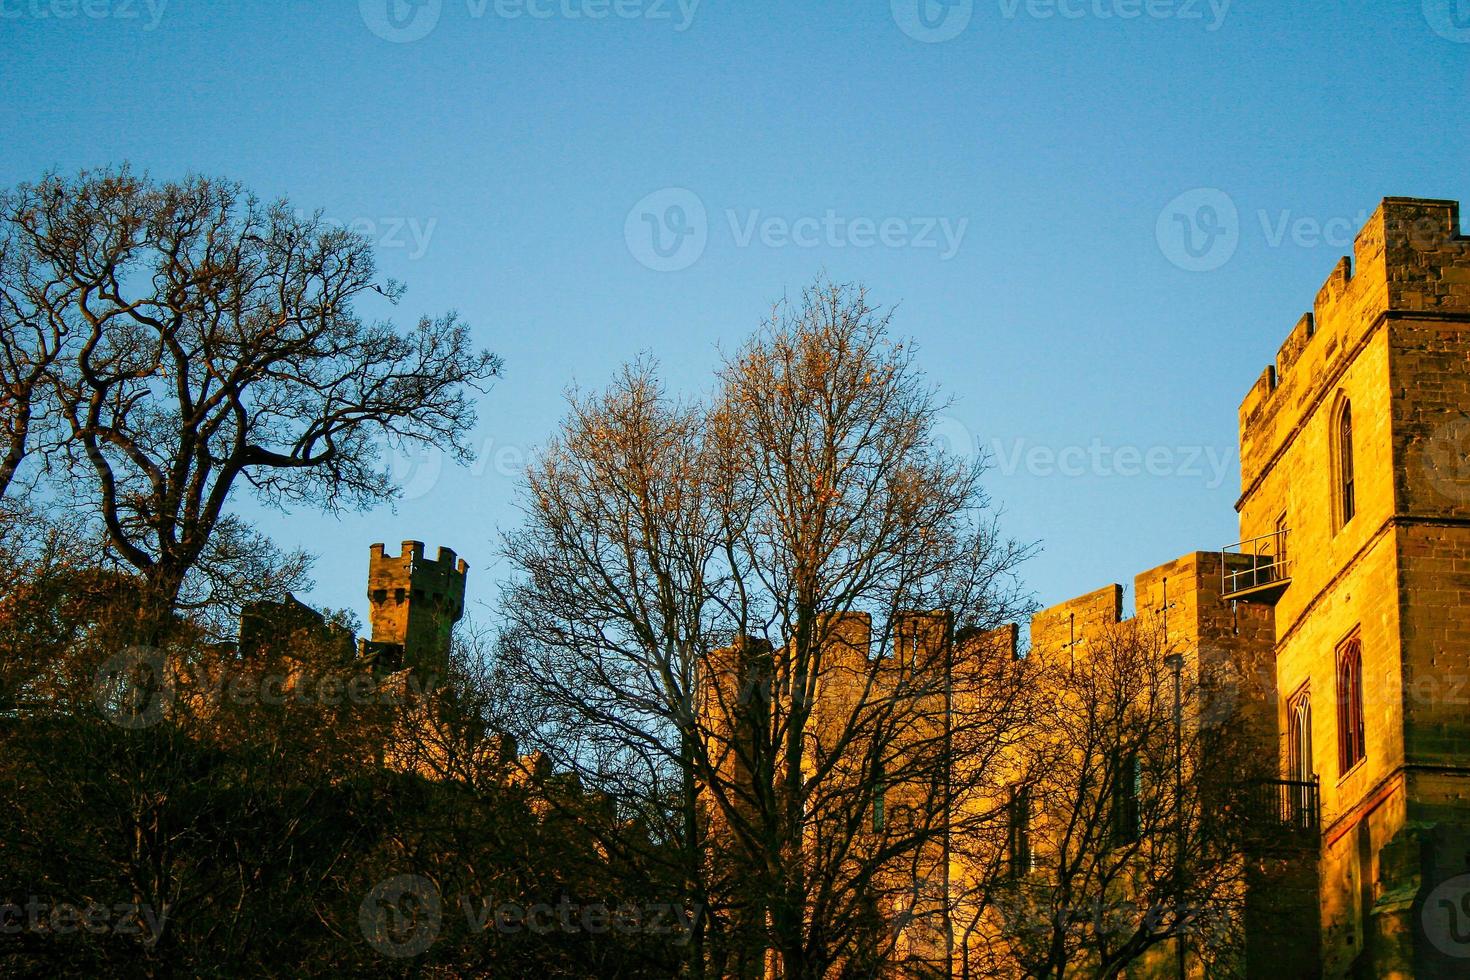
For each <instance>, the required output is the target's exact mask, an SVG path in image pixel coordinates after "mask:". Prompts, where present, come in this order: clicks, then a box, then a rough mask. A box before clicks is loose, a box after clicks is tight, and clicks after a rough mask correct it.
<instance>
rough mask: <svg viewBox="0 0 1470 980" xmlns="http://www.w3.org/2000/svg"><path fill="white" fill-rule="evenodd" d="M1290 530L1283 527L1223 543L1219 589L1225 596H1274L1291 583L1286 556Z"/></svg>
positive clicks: (1233, 597)
mask: <svg viewBox="0 0 1470 980" xmlns="http://www.w3.org/2000/svg"><path fill="white" fill-rule="evenodd" d="M1290 533H1291V532H1290V531H1287V530H1285V529H1282V530H1280V531H1273V532H1272V533H1270V534H1263V535H1261V536H1260V537H1256V538H1250V539H1248V540H1246V541H1237V542H1236V543H1235V544H1229V545H1226V546H1225V548H1224V549H1223V551H1224V561H1222V562H1221V565H1220V577H1221V581H1220V592H1221V594H1222V595H1223V596H1224V597H1225V598H1226V599H1236V598H1243V597H1245V596H1251V595H1255V596H1260V597H1261V598H1263V599H1274V598H1275V597H1276V596H1278V595H1280V594H1281V592H1282V591H1284V590H1285V588H1286V586H1287V584H1288V583H1290V582H1291V560H1290V559H1289V558H1288V557H1287V554H1288V553H1287V538H1288V535H1289V534H1290Z"/></svg>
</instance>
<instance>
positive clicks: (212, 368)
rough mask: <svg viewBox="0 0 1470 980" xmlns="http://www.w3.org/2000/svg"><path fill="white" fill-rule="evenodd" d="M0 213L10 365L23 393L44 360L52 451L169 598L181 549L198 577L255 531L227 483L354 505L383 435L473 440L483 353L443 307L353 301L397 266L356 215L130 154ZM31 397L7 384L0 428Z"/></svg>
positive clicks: (9, 201)
mask: <svg viewBox="0 0 1470 980" xmlns="http://www.w3.org/2000/svg"><path fill="white" fill-rule="evenodd" d="M0 221H3V236H0V241H3V246H0V249H3V255H4V276H3V278H0V283H3V289H4V294H3V304H0V320H3V323H4V325H3V328H0V329H3V330H4V331H5V334H6V336H7V337H10V336H12V335H20V334H22V333H23V334H25V335H26V336H27V337H29V338H30V343H29V347H27V348H24V349H25V350H28V351H29V353H28V354H26V355H25V357H24V358H23V359H22V360H17V361H16V362H15V363H13V364H10V365H8V366H7V368H6V379H7V385H8V386H9V387H10V388H14V387H15V386H16V382H17V379H18V383H19V386H20V390H21V391H22V393H24V394H26V395H27V396H28V398H29V399H33V398H34V396H35V394H36V393H37V390H38V389H37V386H38V385H39V384H40V382H39V381H36V380H35V379H37V378H41V377H44V389H45V395H46V398H47V399H48V400H47V402H46V406H47V407H46V411H47V412H48V413H49V414H48V416H47V417H48V418H51V419H54V421H55V423H56V426H57V428H58V433H57V438H56V440H55V441H56V445H57V446H58V448H59V452H60V455H59V456H58V459H57V462H58V464H59V465H61V466H64V467H65V471H66V472H67V473H68V474H69V475H70V476H71V477H73V478H84V480H85V485H86V486H87V487H88V491H87V493H86V495H85V497H86V500H87V503H88V504H89V505H90V506H91V507H93V508H95V512H96V514H97V516H98V518H99V519H100V522H101V524H102V525H103V527H104V528H105V530H106V534H107V539H108V545H109V548H110V549H111V551H112V552H114V553H115V554H116V556H118V557H119V558H120V559H121V560H122V561H123V562H124V563H125V564H126V565H128V566H130V567H131V568H133V569H135V570H136V571H137V572H138V573H139V574H140V576H141V577H142V578H143V579H144V580H145V581H146V583H147V585H148V588H149V594H150V595H152V596H154V597H156V603H157V605H158V606H159V607H160V608H161V610H162V611H163V612H165V613H166V612H167V611H168V610H171V609H172V608H174V607H176V606H177V605H178V604H179V603H180V602H181V601H184V602H186V603H187V602H190V601H193V602H198V601H201V600H202V598H203V597H202V596H200V595H194V596H190V595H188V594H187V588H186V585H187V583H188V582H189V579H190V575H191V573H193V572H195V570H196V569H200V568H204V569H207V570H210V575H211V576H213V582H211V581H209V578H210V576H206V581H205V583H204V584H203V585H202V588H203V591H204V592H205V593H208V592H209V590H210V585H211V584H217V583H218V582H219V581H227V580H229V579H230V578H231V576H234V577H236V578H238V577H239V574H240V570H241V568H242V567H243V566H242V564H241V562H242V559H244V558H245V556H248V555H249V554H250V553H251V551H252V549H253V548H255V547H256V546H257V545H258V544H259V541H258V539H257V538H256V536H255V535H254V534H253V532H252V531H251V530H250V529H249V528H248V527H247V526H246V525H244V523H243V522H241V521H239V520H238V519H234V518H231V517H230V516H229V514H228V511H227V508H226V505H227V502H228V501H229V499H230V495H231V493H232V491H233V490H234V489H235V488H236V487H237V486H238V485H241V484H242V483H243V484H245V485H248V486H249V487H250V488H251V489H252V490H253V491H254V492H255V493H256V494H257V495H258V496H259V497H260V498H261V499H262V500H264V501H265V502H267V503H268V504H272V505H280V506H284V505H288V504H295V503H308V504H313V505H319V506H322V507H325V508H328V509H337V508H342V507H351V506H363V505H367V504H370V503H374V502H377V501H380V500H384V499H389V498H391V497H392V495H393V492H394V488H393V485H392V483H391V479H390V475H389V473H388V472H387V470H386V468H385V467H383V466H381V465H380V459H379V445H380V444H381V442H382V440H383V438H384V437H385V436H386V437H387V438H388V439H389V440H395V439H396V440H402V441H408V442H417V443H420V444H429V445H435V446H439V447H442V448H444V449H446V450H448V451H449V452H451V453H452V454H454V455H456V456H459V457H465V456H468V455H469V449H468V448H467V447H466V446H465V444H464V442H463V437H464V435H465V434H466V433H467V432H468V431H469V428H470V427H471V425H472V424H473V422H474V409H473V406H472V404H471V402H470V400H469V399H468V397H467V392H469V391H474V390H484V387H485V385H486V383H487V382H488V381H489V380H490V379H491V378H492V377H494V376H495V374H496V373H497V371H498V368H499V361H498V360H497V359H496V358H495V357H494V356H493V355H491V354H489V353H487V352H484V351H479V352H477V351H475V350H474V349H473V348H472V347H471V345H470V340H469V335H468V331H467V329H466V328H465V327H464V325H462V324H461V323H459V322H458V320H456V318H455V317H454V316H453V315H452V314H451V315H447V316H444V317H441V318H439V319H428V318H425V319H423V320H421V321H420V322H419V323H418V325H417V327H416V328H415V329H413V330H412V331H409V332H407V333H400V332H399V331H397V330H396V329H394V327H393V326H392V325H391V324H390V323H387V322H377V321H367V320H364V319H363V318H362V317H361V316H360V315H359V314H358V313H357V312H356V311H355V305H354V304H355V303H356V302H357V301H359V300H360V299H361V298H363V297H364V296H367V295H374V294H376V295H381V296H383V297H386V298H387V299H388V300H389V301H396V300H397V299H398V298H399V296H400V295H401V294H402V287H401V286H400V285H399V284H397V283H393V282H391V281H380V280H379V279H378V277H377V274H376V270H375V265H374V258H373V254H372V248H371V244H370V243H369V242H368V241H366V240H365V239H364V238H363V237H361V236H359V235H356V234H353V233H350V232H347V231H344V230H341V229H333V228H330V227H327V226H325V225H324V224H323V223H322V222H321V221H320V219H319V217H301V216H298V215H297V214H296V213H295V212H294V211H293V209H292V208H291V206H290V205H289V203H288V202H286V201H279V202H277V203H275V204H272V205H269V206H267V205H263V204H261V203H260V202H259V201H258V200H256V199H255V198H253V197H251V196H249V195H248V194H247V193H245V191H244V190H242V188H241V187H240V186H239V185H237V184H233V183H229V182H226V181H217V180H210V179H205V178H190V179H188V180H186V181H184V182H182V183H154V182H151V181H149V180H148V179H146V178H142V177H138V176H135V175H134V174H133V173H131V172H130V171H129V170H127V169H126V168H123V169H120V170H104V171H98V172H84V173H82V174H80V175H78V176H77V177H75V178H70V179H69V178H64V177H59V176H48V177H46V178H45V179H43V180H42V181H40V182H39V183H37V184H35V185H22V186H21V187H19V188H17V189H16V190H14V191H13V192H11V193H9V194H7V195H6V196H5V197H4V200H3V205H0ZM26 385H30V387H29V388H27V387H26ZM7 390H9V389H7ZM30 406H31V401H30V400H22V399H17V398H8V400H7V402H6V407H7V416H6V425H7V428H8V430H9V432H10V434H11V445H12V449H14V448H15V447H17V446H22V447H23V441H22V442H17V438H18V437H23V436H24V434H25V429H26V425H27V422H28V420H30V419H32V418H33V417H34V415H35V413H34V411H33V410H32V409H31V408H30ZM28 412H29V413H30V414H27V413H28ZM257 570H258V569H257ZM253 573H254V572H253V571H252V572H251V573H250V574H253ZM159 614H160V613H159V611H158V610H154V612H153V619H154V620H155V621H156V620H157V618H158V616H159Z"/></svg>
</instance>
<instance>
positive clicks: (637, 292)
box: [0, 0, 1470, 618]
mask: <svg viewBox="0 0 1470 980" xmlns="http://www.w3.org/2000/svg"><path fill="white" fill-rule="evenodd" d="M390 3H391V4H393V5H394V7H393V9H391V10H390V9H389V4H390ZM920 3H923V4H924V6H923V8H922V9H921V8H920V7H919V6H918V5H919V4H920ZM0 43H3V49H0V50H3V51H4V57H3V60H0V134H3V140H0V183H3V184H5V185H10V184H14V183H16V182H19V181H23V180H31V179H35V178H36V177H38V176H39V175H40V174H41V173H42V172H44V171H45V170H47V169H50V168H59V169H61V170H64V171H70V170H76V169H79V168H81V167H85V166H91V165H98V164H105V163H111V162H120V161H123V160H128V161H131V162H132V163H133V164H134V166H135V167H137V168H140V169H145V170H147V171H149V172H151V173H152V174H153V175H154V176H156V177H169V178H171V177H177V176H182V175H184V174H185V173H188V172H202V173H208V174H217V175H225V176H230V177H233V178H236V179H239V180H241V181H243V182H244V183H245V184H247V185H248V186H249V187H251V188H252V189H253V190H255V191H256V192H257V193H258V194H260V195H261V196H263V197H275V196H279V195H287V196H289V197H290V198H291V200H292V201H293V202H294V203H296V204H297V205H298V206H299V207H301V208H303V209H306V210H312V209H315V208H321V209H323V210H324V211H325V212H326V214H327V216H328V217H330V218H333V219H336V220H340V221H343V222H346V223H355V224H356V225H357V227H359V229H360V230H363V231H364V232H366V233H368V234H370V235H372V236H373V237H374V238H375V239H377V240H378V242H379V244H380V256H381V259H382V265H383V268H384V271H385V272H386V273H387V274H389V275H392V276H394V277H396V278H400V279H402V280H404V281H406V282H407V284H408V286H409V293H408V295H407V297H406V299H405V301H404V302H403V304H402V305H401V307H400V309H399V310H398V311H397V313H396V316H398V317H399V318H401V320H402V322H404V323H411V322H412V321H413V320H414V319H416V318H417V317H418V316H419V315H420V314H422V313H437V312H442V311H444V310H448V309H456V310H458V311H459V312H460V314H461V315H462V316H463V317H464V318H465V319H466V320H468V321H469V322H470V323H471V324H472V325H473V327H474V329H475V332H476V334H477V336H478V338H479V339H480V340H481V341H482V342H483V344H484V345H486V346H488V347H490V348H492V349H493V350H495V351H496V352H497V353H499V354H501V355H502V356H503V357H504V358H505V362H506V374H505V378H504V380H503V381H501V382H500V383H499V384H497V386H496V387H495V389H494V391H493V392H492V393H491V394H490V395H489V396H488V397H486V398H485V399H484V401H483V403H482V405H481V424H480V427H479V429H478V431H477V432H476V434H475V439H474V441H475V444H476V445H477V447H479V448H480V451H481V460H480V463H479V464H477V466H476V467H475V468H473V469H470V470H461V469H456V468H454V467H452V466H450V465H449V464H447V463H441V462H439V461H437V460H434V459H427V460H416V461H410V460H401V461H400V462H399V471H400V473H401V475H402V477H403V478H404V480H405V482H406V486H407V491H408V493H407V497H406V499H405V500H404V501H402V502H401V503H400V504H399V505H398V506H397V509H396V512H394V511H393V510H392V509H390V508H388V507H383V508H380V509H378V510H375V511H373V512H371V513H367V514H352V515H347V516H345V517H342V518H333V517H324V516H321V515H318V514H314V513H310V512H296V513H293V514H291V515H289V516H286V517H283V516H281V515H278V514H273V513H263V514H262V513H259V512H257V510H256V509H255V508H253V507H251V506H250V505H249V503H248V501H246V500H242V501H241V509H242V510H245V511H247V512H249V513H251V514H252V515H254V516H258V518H259V520H260V523H261V524H262V526H263V527H264V528H265V529H266V530H267V531H268V532H269V533H271V534H272V535H273V536H274V537H275V538H276V539H277V540H278V541H280V542H281V543H282V544H284V545H300V546H304V547H306V548H308V549H310V550H311V551H314V552H316V553H318V554H319V555H320V556H321V559H320V561H319V563H318V565H317V569H316V577H317V579H318V587H317V589H316V591H315V592H314V593H313V594H312V595H311V596H310V597H308V598H309V599H310V600H311V601H313V602H315V603H317V604H320V605H328V606H334V607H343V606H345V607H349V608H353V609H356V610H357V611H358V612H359V613H363V612H365V606H366V602H365V599H364V596H363V592H364V589H365V574H366V565H367V549H368V545H369V544H370V543H372V542H374V541H387V542H388V543H389V544H390V547H391V546H392V545H394V544H396V543H397V542H398V541H399V540H401V539H403V538H410V537H413V538H421V539H423V540H425V541H427V542H428V543H429V545H430V547H431V548H433V547H435V546H437V545H440V544H448V545H451V546H453V547H455V548H456V549H457V550H458V551H459V552H460V554H461V555H463V556H464V557H466V558H467V559H468V560H469V561H470V563H471V565H472V566H473V569H474V570H473V571H472V572H471V582H470V592H471V600H472V602H474V601H480V602H484V603H493V601H494V598H495V588H494V583H495V581H496V580H497V579H498V578H499V576H500V575H501V574H502V570H501V569H500V568H497V563H496V560H495V551H496V539H497V535H498V531H499V529H501V528H505V527H508V526H511V525H512V524H513V523H514V522H515V521H516V519H517V518H516V512H515V510H514V506H513V499H514V489H515V485H516V475H515V474H516V472H517V470H518V469H519V466H520V465H521V463H522V462H523V461H524V459H525V458H526V456H527V454H528V453H530V452H532V451H534V448H535V447H536V446H537V445H538V444H539V443H541V442H542V441H543V440H544V439H545V438H546V436H547V435H548V433H550V432H551V431H552V430H553V428H554V427H555V425H556V422H557V420H558V418H559V417H560V413H561V406H562V402H561V396H562V391H563V390H564V389H565V388H566V386H568V385H569V384H572V383H578V384H581V385H584V386H595V385H598V384H601V383H602V382H603V381H604V380H606V379H607V378H608V377H609V376H610V375H611V373H612V372H613V370H614V368H615V367H616V366H617V365H618V364H619V363H620V362H622V361H624V360H627V359H629V358H631V357H634V356H636V355H638V354H639V353H640V352H644V351H647V352H651V353H652V354H654V355H655V356H657V357H658V359H659V360H660V361H661V362H662V364H663V365H664V368H665V370H666V374H667V376H668V378H669V380H670V382H671V384H672V385H673V386H674V387H677V388H686V389H691V390H692V389H699V388H702V387H703V386H704V385H706V384H707V381H708V377H709V371H710V369H711V368H712V367H713V365H714V364H715V363H716V360H717V357H718V350H719V349H720V347H721V345H723V347H724V348H726V349H728V348H730V347H732V346H733V345H735V344H736V343H738V341H739V340H740V339H741V338H743V337H744V336H745V335H746V334H747V333H748V332H749V331H750V330H751V329H752V328H754V327H755V326H756V325H757V324H758V322H759V320H760V318H761V316H762V314H763V312H764V311H765V310H767V309H768V307H769V304H770V302H771V301H772V300H773V299H776V298H779V297H780V296H782V295H783V294H786V293H789V292H795V291H796V290H799V289H800V287H801V286H802V285H804V284H806V283H808V282H809V281H811V280H812V279H813V277H815V276H816V275H817V274H819V273H821V272H825V273H827V274H828V275H830V276H831V277H832V278H834V279H838V280H860V281H863V282H865V283H867V284H868V286H869V287H870V288H871V290H872V292H873V294H874V296H875V297H876V299H877V300H878V301H879V302H881V303H885V304H888V303H891V304H898V307H899V308H898V312H897V314H896V317H895V321H894V322H895V326H896V329H897V331H898V332H900V333H902V334H905V335H908V336H911V337H913V338H914V339H915V340H916V341H917V342H918V344H919V347H920V351H921V355H920V356H921V362H922V364H923V365H924V366H925V367H926V369H927V371H928V373H929V375H930V377H931V378H932V379H933V380H934V381H935V382H937V383H938V384H939V385H940V386H941V387H942V388H943V390H944V391H945V392H946V393H947V394H949V395H951V396H952V397H953V398H954V399H955V404H954V406H953V408H952V409H951V410H950V412H949V415H948V417H947V419H946V421H945V425H944V429H943V431H944V433H945V434H946V435H947V436H948V437H949V438H952V439H953V440H954V443H955V445H956V446H958V447H959V448H961V449H964V450H967V451H973V450H974V447H978V449H979V450H982V451H986V452H988V453H990V454H992V455H993V456H995V457H996V463H997V466H996V468H995V469H994V470H993V471H992V473H991V475H990V480H989V488H990V490H991V493H992V494H993V496H994V498H995V500H996V501H997V503H999V504H1002V505H1003V506H1004V507H1005V510H1006V517H1005V524H1006V527H1007V529H1008V530H1009V531H1010V533H1012V534H1013V535H1015V536H1017V537H1019V538H1023V539H1028V540H1040V541H1041V543H1042V545H1043V547H1044V551H1043V552H1042V554H1041V555H1040V556H1039V557H1037V558H1036V559H1035V560H1034V561H1033V562H1031V563H1030V565H1029V567H1028V568H1027V570H1026V578H1027V582H1028V584H1029V585H1030V587H1031V588H1032V589H1034V590H1035V592H1036V594H1037V596H1038V598H1039V599H1040V600H1041V601H1042V602H1044V603H1051V602H1055V601H1059V600H1061V599H1064V598H1067V597H1069V596H1072V595H1074V594H1078V593H1081V592H1085V591H1089V590H1091V589H1094V588H1097V587H1099V586H1100V585H1102V584H1105V583H1107V582H1111V581H1123V582H1125V583H1127V582H1130V581H1131V579H1132V576H1133V575H1134V574H1135V573H1136V572H1138V571H1140V570H1142V569H1144V568H1147V567H1151V566H1153V565H1156V564H1158V563H1160V562H1163V561H1166V560H1168V559H1170V558H1173V557H1175V556H1177V555H1179V554H1182V553H1184V552H1186V551H1191V550H1195V549H1210V548H1218V547H1219V546H1221V545H1222V544H1225V543H1227V542H1229V541H1231V540H1234V536H1235V528H1236V524H1235V515H1234V511H1233V509H1232V504H1233V502H1234V499H1235V497H1236V495H1237V493H1238V490H1239V479H1238V471H1237V457H1236V449H1235V440H1236V410H1237V407H1238V405H1239V403H1240V400H1241V398H1242V397H1243V395H1244V394H1245V392H1246V390H1247V389H1248V388H1249V386H1250V385H1251V384H1252V382H1253V381H1254V380H1255V378H1256V377H1257V375H1258V374H1259V373H1260V371H1261V369H1262V367H1263V366H1264V365H1265V364H1266V363H1267V362H1269V361H1270V360H1271V359H1272V357H1273V356H1274V354H1275V351H1276V348H1277V346H1278V345H1279V344H1280V342H1281V341H1282V340H1283V339H1284V338H1285V336H1286V334H1287V332H1288V331H1289V330H1290V328H1291V327H1292V325H1293V324H1295V322H1296V321H1297V319H1298V317H1299V316H1300V314H1301V313H1302V311H1303V310H1305V309H1307V308H1309V306H1310V304H1311V301H1312V297H1313V296H1314V295H1315V293H1316V291H1317V289H1318V287H1319V286H1320V285H1321V283H1322V281H1323V280H1324V279H1325V278H1326V276H1327V274H1328V272H1329V271H1330V270H1331V269H1332V267H1333V265H1334V263H1335V262H1336V261H1337V259H1338V257H1339V256H1340V255H1342V254H1344V253H1346V252H1349V251H1350V250H1351V244H1350V242H1351V236H1352V234H1353V233H1354V232H1355V231H1356V229H1357V227H1358V226H1359V225H1360V224H1361V221H1362V219H1363V218H1365V217H1366V215H1367V214H1368V213H1369V212H1371V210H1372V209H1373V207H1374V206H1375V205H1376V203H1377V201H1378V200H1379V199H1380V198H1382V197H1384V196H1388V195H1407V196H1424V197H1448V198H1457V199H1470V174H1467V172H1466V169H1465V161H1466V160H1467V159H1470V152H1467V151H1470V127H1466V126H1465V125H1464V121H1463V112H1462V109H1463V99H1464V96H1465V95H1466V93H1467V83H1470V2H1467V0H1424V2H1423V3H1422V4H1421V3H1420V2H1419V0H1405V2H1392V3H1390V2H1366V0H1363V2H1351V3H1349V2H1312V3H1307V2H1298V0H1234V2H1230V3H1226V2H1225V0H1214V3H1213V4H1212V3H1211V2H1210V0H1198V2H1196V0H974V2H967V0H944V2H943V3H941V2H939V0H892V2H891V3H890V2H889V0H849V2H844V3H836V2H831V3H789V2H788V3H775V2H752V0H743V2H739V3H735V2H730V0H702V2H699V3H697V4H696V3H694V2H693V0H684V2H683V5H682V6H681V5H680V3H679V2H678V0H484V2H482V0H439V2H435V0H415V2H413V3H408V2H404V0H363V2H361V3H358V2H355V0H325V2H316V0H310V2H308V0H289V2H285V3H278V4H268V3H263V2H261V3H257V2H248V3H231V4H223V3H206V2H203V0H167V2H164V0H151V2H150V0H0ZM1186 229H1188V230H1189V232H1190V234H1191V236H1192V238H1191V240H1190V242H1191V243H1190V244H1189V246H1188V247H1186V242H1185V239H1184V232H1185V230H1186ZM655 232H657V236H658V237H657V240H655V237H654V234H655ZM479 615H481V616H482V617H485V618H489V617H490V615H491V613H490V610H489V609H484V608H482V609H481V610H480V612H479Z"/></svg>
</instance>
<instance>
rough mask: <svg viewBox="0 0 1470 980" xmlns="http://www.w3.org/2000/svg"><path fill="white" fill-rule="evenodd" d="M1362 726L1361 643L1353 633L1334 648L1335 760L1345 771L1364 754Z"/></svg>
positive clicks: (1365, 749) (1365, 753) (1341, 771)
mask: <svg viewBox="0 0 1470 980" xmlns="http://www.w3.org/2000/svg"><path fill="white" fill-rule="evenodd" d="M1363 736H1364V726H1363V645H1362V643H1361V642H1359V640H1358V638H1357V637H1356V636H1354V637H1352V638H1351V639H1349V640H1348V641H1347V642H1345V643H1343V645H1342V646H1341V647H1339V648H1338V650H1337V760H1338V771H1339V773H1345V772H1347V771H1348V770H1349V769H1351V768H1352V767H1353V766H1355V765H1357V764H1358V763H1359V762H1360V761H1362V759H1363V756H1365V755H1367V746H1366V744H1365V741H1364V737H1363Z"/></svg>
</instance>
